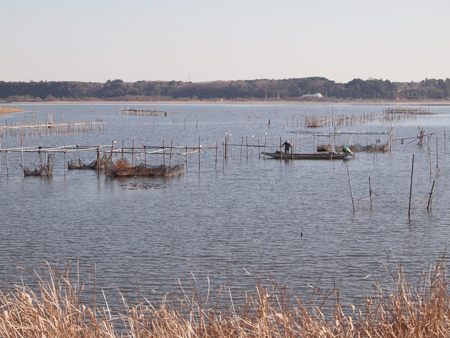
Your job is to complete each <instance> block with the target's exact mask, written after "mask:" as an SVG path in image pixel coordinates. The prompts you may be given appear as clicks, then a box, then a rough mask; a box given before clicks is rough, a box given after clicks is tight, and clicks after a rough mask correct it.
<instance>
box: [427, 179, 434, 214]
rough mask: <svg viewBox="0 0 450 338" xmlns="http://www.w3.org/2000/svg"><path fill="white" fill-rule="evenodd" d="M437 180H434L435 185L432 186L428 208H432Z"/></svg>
mask: <svg viewBox="0 0 450 338" xmlns="http://www.w3.org/2000/svg"><path fill="white" fill-rule="evenodd" d="M435 183H436V181H433V186H432V187H431V192H430V197H429V198H428V205H427V210H430V209H431V207H432V206H433V194H434V185H435Z"/></svg>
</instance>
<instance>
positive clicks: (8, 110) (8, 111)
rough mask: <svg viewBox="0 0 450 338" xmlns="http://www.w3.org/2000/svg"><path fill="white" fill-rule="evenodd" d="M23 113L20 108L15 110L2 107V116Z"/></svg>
mask: <svg viewBox="0 0 450 338" xmlns="http://www.w3.org/2000/svg"><path fill="white" fill-rule="evenodd" d="M20 111H23V110H22V109H20V108H14V107H0V116H2V115H3V114H11V113H17V112H20Z"/></svg>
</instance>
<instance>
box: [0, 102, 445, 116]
mask: <svg viewBox="0 0 450 338" xmlns="http://www.w3.org/2000/svg"><path fill="white" fill-rule="evenodd" d="M87 103H92V104H109V103H111V104H118V103H120V104H124V105H126V104H230V103H235V104H240V103H245V104H280V103H290V104H292V103H297V104H322V103H326V104H332V103H336V104H408V105H411V104H419V105H420V104H439V103H441V104H444V105H450V100H444V99H443V100H424V101H421V100H348V99H347V100H338V99H316V100H303V101H292V100H267V101H265V100H167V101H166V100H158V101H120V100H118V101H107V100H93V101H91V100H80V101H68V100H65V101H39V102H30V101H20V102H19V101H18V102H1V101H0V115H1V114H2V113H4V112H2V111H1V110H2V109H3V108H2V107H1V105H8V106H9V105H19V104H30V105H43V104H87ZM11 108H12V107H11Z"/></svg>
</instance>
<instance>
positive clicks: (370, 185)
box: [369, 176, 373, 210]
mask: <svg viewBox="0 0 450 338" xmlns="http://www.w3.org/2000/svg"><path fill="white" fill-rule="evenodd" d="M369 196H370V210H372V206H373V203H372V182H371V181H370V176H369Z"/></svg>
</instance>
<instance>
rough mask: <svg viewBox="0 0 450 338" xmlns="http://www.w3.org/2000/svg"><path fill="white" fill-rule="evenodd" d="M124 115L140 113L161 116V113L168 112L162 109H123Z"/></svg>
mask: <svg viewBox="0 0 450 338" xmlns="http://www.w3.org/2000/svg"><path fill="white" fill-rule="evenodd" d="M121 112H122V115H140V116H159V114H160V113H161V114H162V115H164V116H167V112H165V111H161V110H147V109H130V108H127V109H122V111H121Z"/></svg>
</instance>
